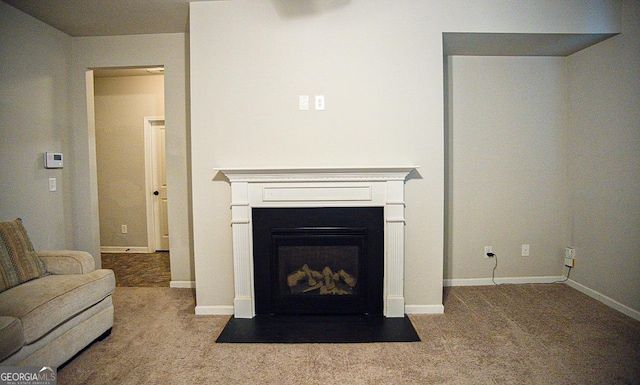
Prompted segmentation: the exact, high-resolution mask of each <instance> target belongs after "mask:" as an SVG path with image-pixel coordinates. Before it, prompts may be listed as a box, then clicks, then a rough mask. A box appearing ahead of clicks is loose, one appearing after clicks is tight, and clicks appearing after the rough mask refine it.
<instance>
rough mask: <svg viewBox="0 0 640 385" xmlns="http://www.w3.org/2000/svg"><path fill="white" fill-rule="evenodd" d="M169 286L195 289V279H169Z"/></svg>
mask: <svg viewBox="0 0 640 385" xmlns="http://www.w3.org/2000/svg"><path fill="white" fill-rule="evenodd" d="M169 287H171V288H173V289H195V288H196V283H195V281H171V282H170V283H169Z"/></svg>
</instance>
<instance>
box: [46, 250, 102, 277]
mask: <svg viewBox="0 0 640 385" xmlns="http://www.w3.org/2000/svg"><path fill="white" fill-rule="evenodd" d="M36 253H37V254H38V257H40V260H41V261H42V263H44V266H45V267H46V269H47V271H48V272H49V273H51V274H56V275H62V274H85V273H89V272H91V271H93V270H95V268H96V263H95V261H94V260H93V256H92V255H91V254H89V253H87V252H86V251H75V250H39V251H36Z"/></svg>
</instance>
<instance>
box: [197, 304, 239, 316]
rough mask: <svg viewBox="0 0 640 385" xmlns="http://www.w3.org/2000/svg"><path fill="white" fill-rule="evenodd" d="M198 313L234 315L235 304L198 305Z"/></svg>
mask: <svg viewBox="0 0 640 385" xmlns="http://www.w3.org/2000/svg"><path fill="white" fill-rule="evenodd" d="M196 315H233V306H196Z"/></svg>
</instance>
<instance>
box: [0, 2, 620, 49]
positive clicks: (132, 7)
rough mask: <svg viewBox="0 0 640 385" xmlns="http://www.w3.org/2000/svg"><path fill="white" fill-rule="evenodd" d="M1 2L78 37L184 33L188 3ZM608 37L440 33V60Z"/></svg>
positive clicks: (575, 45)
mask: <svg viewBox="0 0 640 385" xmlns="http://www.w3.org/2000/svg"><path fill="white" fill-rule="evenodd" d="M2 1H4V2H6V3H7V4H10V5H12V6H13V7H15V8H17V9H19V10H20V11H22V12H24V13H26V14H29V15H31V16H33V17H35V18H36V19H38V20H40V21H42V22H44V23H46V24H48V25H50V26H52V27H54V28H56V29H58V30H60V31H62V32H64V33H66V34H68V35H71V36H74V37H79V36H115V35H140V34H156V33H187V32H188V30H189V2H191V1H193V0H108V1H105V0H2ZM272 1H274V3H280V2H281V1H284V0H277V1H276V0H272ZM611 36H614V34H518V33H443V47H444V54H445V55H475V56H487V55H489V56H568V55H571V54H573V53H575V52H577V51H580V50H581V49H584V48H586V47H589V46H591V45H593V44H596V43H599V42H601V41H603V40H605V39H608V38H609V37H611Z"/></svg>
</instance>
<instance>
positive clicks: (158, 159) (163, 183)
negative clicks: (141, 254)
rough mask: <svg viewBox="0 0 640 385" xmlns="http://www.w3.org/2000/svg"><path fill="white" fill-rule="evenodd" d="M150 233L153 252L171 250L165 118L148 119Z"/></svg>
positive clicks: (147, 153)
mask: <svg viewBox="0 0 640 385" xmlns="http://www.w3.org/2000/svg"><path fill="white" fill-rule="evenodd" d="M144 126H145V146H146V156H145V158H146V170H147V171H146V174H147V177H146V178H147V189H148V191H149V195H148V199H147V231H148V238H149V248H150V249H151V250H150V251H152V252H153V251H159V250H169V215H168V209H167V207H168V204H169V203H168V200H167V173H166V158H165V153H166V151H165V125H164V117H146V118H144Z"/></svg>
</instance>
